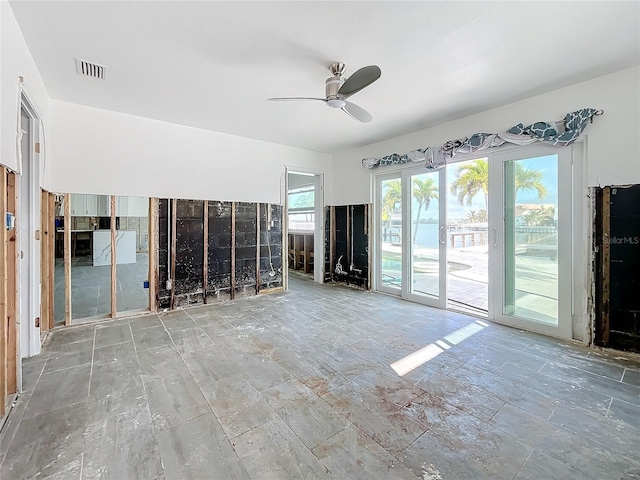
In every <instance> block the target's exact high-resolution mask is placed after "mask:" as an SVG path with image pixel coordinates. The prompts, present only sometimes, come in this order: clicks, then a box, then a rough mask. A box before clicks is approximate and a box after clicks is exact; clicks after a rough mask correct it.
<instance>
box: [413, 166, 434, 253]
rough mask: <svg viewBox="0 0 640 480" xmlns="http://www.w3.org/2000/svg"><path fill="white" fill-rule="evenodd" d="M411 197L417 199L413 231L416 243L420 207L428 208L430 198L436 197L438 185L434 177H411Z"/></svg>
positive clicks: (420, 212)
mask: <svg viewBox="0 0 640 480" xmlns="http://www.w3.org/2000/svg"><path fill="white" fill-rule="evenodd" d="M413 198H415V199H416V200H417V201H418V214H417V219H416V228H415V230H414V231H413V243H416V236H417V235H418V226H419V225H420V215H421V214H422V207H423V206H424V209H425V210H429V205H430V204H431V199H432V198H433V199H435V200H437V199H438V185H437V184H436V179H435V178H425V179H424V180H421V179H420V178H414V179H413Z"/></svg>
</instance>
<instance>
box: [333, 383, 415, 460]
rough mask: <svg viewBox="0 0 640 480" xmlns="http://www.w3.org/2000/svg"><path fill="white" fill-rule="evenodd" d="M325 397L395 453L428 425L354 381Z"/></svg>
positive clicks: (371, 436) (354, 422)
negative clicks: (422, 423)
mask: <svg viewBox="0 0 640 480" xmlns="http://www.w3.org/2000/svg"><path fill="white" fill-rule="evenodd" d="M322 398H323V399H324V400H326V401H327V403H329V405H331V406H332V407H333V408H334V409H336V410H337V411H338V412H340V413H341V414H342V415H344V416H345V417H346V418H347V419H348V420H349V421H350V422H351V423H353V424H354V425H355V426H356V427H358V428H359V429H360V430H362V431H363V432H364V433H365V434H366V435H368V436H369V437H370V438H372V439H373V440H375V441H376V442H377V443H378V444H379V445H381V446H382V447H383V448H384V449H385V450H387V451H388V452H390V453H391V454H392V455H397V454H398V453H399V452H401V451H402V450H404V449H405V448H406V447H408V446H409V445H410V444H411V443H413V441H414V440H415V439H416V438H418V437H419V436H420V435H422V434H423V433H424V431H425V430H426V429H427V427H424V426H423V425H421V424H420V423H418V422H417V421H415V420H413V419H412V418H410V417H409V416H408V415H406V414H405V413H404V412H402V411H399V410H398V409H397V407H396V406H395V405H393V404H391V403H389V402H385V401H384V400H382V399H381V398H379V397H377V396H375V395H374V394H372V393H370V392H368V391H367V390H365V389H364V388H362V387H360V386H359V385H356V384H354V383H349V384H346V385H344V386H342V387H340V388H338V389H336V390H335V391H332V392H329V393H327V394H326V395H323V397H322Z"/></svg>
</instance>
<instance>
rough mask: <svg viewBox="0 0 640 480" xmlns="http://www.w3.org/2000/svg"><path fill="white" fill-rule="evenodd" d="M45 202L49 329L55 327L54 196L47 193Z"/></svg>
mask: <svg viewBox="0 0 640 480" xmlns="http://www.w3.org/2000/svg"><path fill="white" fill-rule="evenodd" d="M47 201H48V202H49V216H50V218H49V223H48V227H49V232H50V233H49V245H48V246H47V248H48V250H49V272H50V275H49V298H48V299H47V301H48V303H49V329H52V328H53V327H55V326H56V317H55V302H54V299H55V291H56V290H55V273H56V196H55V194H53V193H49V196H48V199H47Z"/></svg>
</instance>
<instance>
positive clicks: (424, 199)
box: [411, 171, 444, 297]
mask: <svg viewBox="0 0 640 480" xmlns="http://www.w3.org/2000/svg"><path fill="white" fill-rule="evenodd" d="M439 183H440V172H437V171H436V172H430V173H421V174H416V175H412V176H411V276H412V280H411V293H416V294H423V295H430V296H432V297H439V296H440V294H441V288H440V287H441V285H440V283H441V272H440V270H441V268H440V259H441V254H440V250H441V244H442V243H441V241H442V239H443V236H442V235H443V229H444V227H443V226H441V223H440V204H439V189H440V185H439Z"/></svg>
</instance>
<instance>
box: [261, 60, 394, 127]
mask: <svg viewBox="0 0 640 480" xmlns="http://www.w3.org/2000/svg"><path fill="white" fill-rule="evenodd" d="M346 68H347V66H346V65H345V64H344V63H340V62H336V63H332V64H331V66H330V67H329V70H330V71H331V73H332V74H333V76H332V77H329V78H327V80H326V82H325V93H326V96H327V97H326V98H315V97H278V98H267V100H269V101H276V102H289V101H305V100H319V101H321V102H324V103H326V104H327V105H328V106H329V107H331V108H340V109H342V111H343V112H345V113H346V114H347V115H349V116H350V117H352V118H354V119H356V120H358V121H360V122H362V123H369V122H370V121H371V120H372V119H373V117H371V114H370V113H369V112H367V111H366V110H365V109H364V108H362V107H359V106H358V105H356V104H355V103H352V102H349V101H347V98H349V97H350V96H351V95H353V94H354V93H358V92H359V91H360V90H362V89H363V88H365V87H368V86H369V85H371V84H372V83H373V82H375V81H376V80H378V79H379V78H380V75H381V73H382V72H381V71H380V67H378V66H377V65H369V66H368V67H363V68H361V69H360V70H356V72H355V73H354V74H353V75H351V76H350V77H349V78H347V79H346V80H345V79H344V78H343V77H342V75H343V74H344V71H345V70H346Z"/></svg>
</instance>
